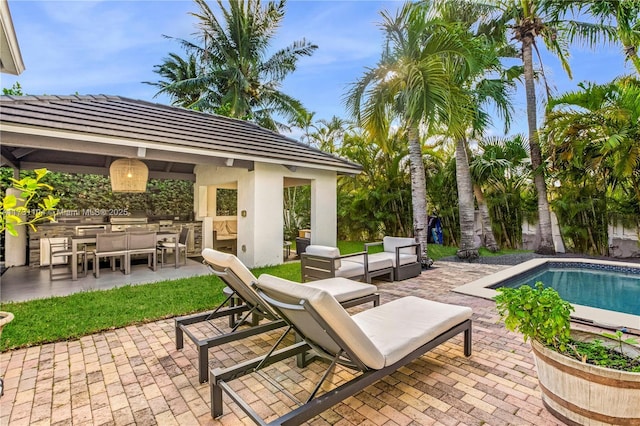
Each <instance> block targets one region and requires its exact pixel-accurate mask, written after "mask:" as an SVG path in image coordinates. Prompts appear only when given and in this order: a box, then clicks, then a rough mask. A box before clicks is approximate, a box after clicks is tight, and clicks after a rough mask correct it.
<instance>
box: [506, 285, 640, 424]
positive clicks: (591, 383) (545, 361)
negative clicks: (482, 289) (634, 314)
mask: <svg viewBox="0 0 640 426" xmlns="http://www.w3.org/2000/svg"><path fill="white" fill-rule="evenodd" d="M498 293H499V294H498V296H496V298H495V300H496V307H497V309H498V313H499V314H500V316H501V318H502V319H504V323H505V327H506V328H507V329H508V330H511V331H519V332H520V333H522V334H523V337H524V340H525V342H526V341H527V340H530V342H531V347H532V349H533V354H534V358H535V362H536V367H537V371H538V380H539V382H540V388H541V391H542V401H543V403H544V405H545V406H546V407H547V409H548V410H549V411H550V412H551V413H552V414H553V415H554V416H556V417H557V418H559V419H560V420H562V421H564V422H565V423H567V424H570V425H575V424H579V425H606V424H612V425H613V424H615V425H638V424H640V348H639V347H637V346H634V345H635V344H637V341H636V340H635V339H632V338H629V339H624V337H623V336H624V335H623V333H622V332H621V331H618V332H616V334H608V333H604V334H597V333H589V332H585V331H579V330H571V327H570V325H571V320H570V315H571V312H572V311H573V307H572V306H571V304H569V302H567V301H565V300H563V299H562V298H561V297H560V295H559V294H558V293H557V292H556V291H555V290H554V289H552V288H550V287H547V288H545V287H544V285H543V284H542V283H541V282H538V283H536V284H535V288H532V287H530V286H522V287H519V288H507V287H505V288H499V289H498Z"/></svg>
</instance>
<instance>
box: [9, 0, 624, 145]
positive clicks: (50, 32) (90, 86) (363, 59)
mask: <svg viewBox="0 0 640 426" xmlns="http://www.w3.org/2000/svg"><path fill="white" fill-rule="evenodd" d="M210 4H212V7H213V6H214V2H211V3H210ZM401 5H402V3H401V2H399V1H385V2H381V1H291V0H289V2H288V3H287V12H286V16H285V19H284V21H283V24H282V27H281V28H280V30H279V32H278V35H277V37H276V39H275V41H274V45H273V47H274V48H281V47H285V46H287V45H289V44H290V43H291V42H293V41H294V40H299V39H302V38H306V39H307V40H309V41H311V42H313V43H315V44H317V45H318V46H319V48H318V49H317V51H316V52H315V53H314V55H313V56H312V57H309V58H303V59H302V60H301V61H300V62H299V67H298V70H297V71H296V72H295V73H294V74H292V75H290V76H289V77H288V78H287V79H286V80H285V83H284V87H283V90H284V91H285V92H286V93H288V94H290V95H292V96H295V97H297V98H298V99H300V100H301V101H302V102H303V104H304V105H305V106H306V107H307V108H308V109H309V110H310V111H315V112H316V118H327V119H328V118H330V117H331V116H333V115H338V116H341V117H346V112H345V109H344V104H343V101H342V99H343V95H344V93H345V91H346V89H347V87H348V85H349V84H350V83H352V82H354V81H355V80H356V79H357V78H358V77H360V76H361V75H362V73H363V71H364V69H365V67H369V66H374V65H375V64H376V61H377V59H378V57H379V54H380V50H381V46H382V32H381V31H380V29H379V27H378V25H377V24H378V23H379V22H380V21H381V17H380V13H379V12H380V11H381V10H384V9H387V10H395V9H397V8H398V7H400V6H401ZM9 7H10V10H11V14H12V18H13V23H14V26H15V29H16V33H17V35H18V41H19V44H20V49H21V52H22V56H23V59H24V62H25V66H26V71H25V72H24V73H22V74H21V75H20V76H18V77H14V76H9V75H7V74H2V75H1V86H2V87H11V86H12V85H13V83H14V82H16V81H18V82H20V84H21V85H22V87H23V90H24V91H25V93H28V94H49V95H69V94H74V93H76V92H77V93H79V94H81V95H84V94H109V95H120V96H125V97H129V98H134V99H142V100H147V101H152V102H158V103H168V100H167V99H166V98H164V97H156V98H154V95H155V92H156V90H155V88H154V87H153V86H150V85H147V84H143V83H142V82H143V81H157V80H158V75H157V74H155V73H154V72H153V66H154V65H156V64H160V63H161V62H162V59H163V58H164V57H165V56H166V55H167V54H168V53H169V52H176V53H182V51H181V48H180V46H179V45H178V43H177V42H175V41H173V40H169V39H166V38H164V37H163V34H164V35H169V36H173V37H177V38H185V39H190V40H192V39H193V37H192V33H193V32H194V31H195V27H194V25H195V18H193V17H192V16H190V15H189V12H190V11H195V10H196V6H195V4H194V3H193V2H192V1H190V0H180V1H170V0H167V1H155V0H138V1H113V0H106V1H101V2H93V1H65V2H59V1H48V0H47V1H24V0H9ZM214 9H215V7H214ZM543 60H544V62H545V65H546V67H547V77H548V79H549V81H550V83H551V84H552V86H554V87H555V88H556V89H557V90H558V91H561V92H562V91H566V90H572V89H574V88H575V87H576V85H577V83H578V82H580V81H584V80H589V81H596V82H600V83H602V82H606V81H610V80H611V79H613V78H614V77H616V76H618V75H621V74H625V73H631V72H632V71H631V68H630V67H629V66H625V64H624V61H623V57H622V53H621V49H620V48H619V47H617V46H601V47H600V48H598V49H597V51H591V50H587V49H584V48H581V47H576V48H574V49H573V50H572V58H571V67H572V69H573V72H574V79H573V80H569V79H568V78H567V77H566V75H565V74H564V71H563V70H562V69H561V67H560V64H559V62H558V61H557V60H556V59H555V58H552V57H550V56H548V55H547V54H546V53H545V52H544V50H543ZM515 108H516V113H515V119H514V122H515V123H514V126H513V128H512V131H511V133H514V132H518V131H524V130H525V126H526V123H525V110H524V93H523V91H519V92H518V93H517V97H516V102H515ZM492 133H493V134H502V126H501V124H500V122H499V121H497V123H496V128H495V129H494V130H493V131H492Z"/></svg>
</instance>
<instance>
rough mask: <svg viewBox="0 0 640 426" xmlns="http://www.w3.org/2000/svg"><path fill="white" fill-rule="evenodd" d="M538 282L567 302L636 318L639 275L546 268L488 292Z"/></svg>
mask: <svg viewBox="0 0 640 426" xmlns="http://www.w3.org/2000/svg"><path fill="white" fill-rule="evenodd" d="M538 281H542V283H543V284H544V285H545V287H552V288H553V289H555V290H556V291H557V292H558V293H559V294H560V296H561V297H562V298H563V299H564V300H567V301H568V302H571V303H574V304H577V305H584V306H591V307H593V308H600V309H606V310H609V311H617V312H623V313H627V314H633V315H640V274H637V273H624V272H611V271H604V270H591V269H589V270H585V269H579V268H549V269H543V270H541V271H538V272H536V273H535V274H526V275H525V276H517V277H514V278H513V279H510V280H508V281H507V282H503V283H500V284H498V285H496V286H492V288H498V287H513V288H517V287H520V286H522V285H525V284H528V285H530V286H532V287H533V285H534V284H535V283H536V282H538Z"/></svg>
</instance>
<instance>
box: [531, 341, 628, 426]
mask: <svg viewBox="0 0 640 426" xmlns="http://www.w3.org/2000/svg"><path fill="white" fill-rule="evenodd" d="M571 334H572V336H573V337H575V338H579V339H581V340H582V339H583V338H584V339H594V338H597V339H599V340H607V339H606V338H603V337H602V336H600V335H597V334H592V333H584V332H577V331H572V333H571ZM579 335H583V336H579ZM531 346H532V348H533V353H534V355H535V359H536V366H537V369H538V380H539V382H540V388H541V390H542V401H543V403H544V405H545V407H547V409H548V410H549V411H550V412H551V413H552V414H553V415H554V416H556V417H557V418H559V419H560V420H562V421H563V422H565V423H566V424H568V425H590V426H591V425H621V426H622V425H634V426H640V373H631V372H625V371H619V370H613V369H609V368H604V367H598V366H595V365H590V364H586V363H582V362H580V361H578V360H575V359H573V358H569V357H566V356H563V355H561V354H559V353H557V352H555V351H553V350H551V349H549V348H547V347H545V346H543V345H542V344H540V343H538V342H536V341H532V342H531ZM623 346H624V345H623ZM624 347H625V354H631V356H634V357H635V356H640V349H639V348H637V347H635V346H631V345H626V346H624Z"/></svg>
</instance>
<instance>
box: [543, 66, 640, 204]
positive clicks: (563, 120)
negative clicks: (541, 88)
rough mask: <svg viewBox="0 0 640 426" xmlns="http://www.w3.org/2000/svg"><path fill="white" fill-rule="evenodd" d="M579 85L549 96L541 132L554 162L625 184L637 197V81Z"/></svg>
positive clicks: (585, 174)
mask: <svg viewBox="0 0 640 426" xmlns="http://www.w3.org/2000/svg"><path fill="white" fill-rule="evenodd" d="M579 87H580V90H578V91H574V92H569V93H565V94H563V95H561V96H558V97H556V98H553V99H551V100H550V102H549V109H550V113H549V114H548V119H547V123H546V132H547V134H548V141H549V143H550V151H551V153H552V159H553V160H554V164H555V165H556V168H558V169H561V170H562V169H563V170H571V169H573V170H577V174H578V175H579V176H582V179H588V180H591V181H594V180H597V181H600V182H602V185H603V186H608V187H609V188H611V189H615V188H616V187H619V188H624V187H627V188H631V190H632V191H633V196H634V197H635V198H636V200H637V201H638V202H640V143H638V141H639V140H640V81H639V80H637V79H633V78H619V79H617V80H614V81H613V82H611V83H608V84H602V85H596V84H584V83H581V84H579ZM582 179H579V180H582Z"/></svg>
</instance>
